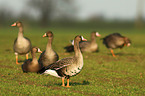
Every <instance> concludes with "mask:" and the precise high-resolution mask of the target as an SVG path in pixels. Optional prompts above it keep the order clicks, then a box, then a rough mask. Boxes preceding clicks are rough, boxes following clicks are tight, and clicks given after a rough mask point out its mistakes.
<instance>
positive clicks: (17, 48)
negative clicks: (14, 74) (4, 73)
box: [11, 21, 32, 64]
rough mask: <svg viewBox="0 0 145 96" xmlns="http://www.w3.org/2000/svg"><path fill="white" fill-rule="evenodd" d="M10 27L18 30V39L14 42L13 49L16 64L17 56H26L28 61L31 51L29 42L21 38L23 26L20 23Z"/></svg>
mask: <svg viewBox="0 0 145 96" xmlns="http://www.w3.org/2000/svg"><path fill="white" fill-rule="evenodd" d="M11 26H16V27H18V28H19V33H18V37H17V38H16V40H15V41H14V45H13V49H14V52H15V55H16V64H19V63H18V54H20V55H23V54H26V59H28V53H29V51H30V50H31V47H32V45H31V41H30V40H29V39H28V38H26V37H23V25H22V23H21V22H20V21H17V22H15V23H14V24H12V25H11Z"/></svg>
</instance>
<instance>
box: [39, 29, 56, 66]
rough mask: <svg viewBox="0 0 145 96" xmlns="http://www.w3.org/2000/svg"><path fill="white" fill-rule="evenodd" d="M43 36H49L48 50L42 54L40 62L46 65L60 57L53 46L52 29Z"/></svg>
mask: <svg viewBox="0 0 145 96" xmlns="http://www.w3.org/2000/svg"><path fill="white" fill-rule="evenodd" d="M43 37H48V43H47V46H46V50H45V51H43V53H42V54H41V55H40V58H39V62H40V63H42V64H43V65H44V66H45V67H46V66H48V65H50V64H52V63H54V62H56V61H57V60H58V59H59V56H58V55H57V53H56V52H55V51H54V50H53V48H52V40H53V33H52V32H51V31H48V32H46V33H45V34H44V35H43Z"/></svg>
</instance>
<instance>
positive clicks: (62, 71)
mask: <svg viewBox="0 0 145 96" xmlns="http://www.w3.org/2000/svg"><path fill="white" fill-rule="evenodd" d="M81 39H82V38H81V36H80V35H78V36H76V37H75V39H74V53H75V55H74V56H73V57H68V58H63V59H61V60H59V61H57V62H55V63H53V64H51V65H49V66H47V67H46V68H43V70H41V73H45V74H50V75H53V76H56V77H60V78H62V86H65V84H64V78H67V86H66V87H70V86H69V78H70V77H71V76H75V75H77V74H78V73H80V71H81V70H82V67H83V56H82V53H81V51H80V48H79V42H80V41H81Z"/></svg>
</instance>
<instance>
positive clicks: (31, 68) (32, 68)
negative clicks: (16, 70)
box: [22, 47, 43, 73]
mask: <svg viewBox="0 0 145 96" xmlns="http://www.w3.org/2000/svg"><path fill="white" fill-rule="evenodd" d="M36 52H40V53H42V51H41V50H40V49H39V48H37V47H33V48H32V50H31V55H32V59H28V60H26V61H25V62H24V63H23V64H22V70H23V72H25V73H26V72H38V71H40V69H42V67H43V65H42V64H39V63H38V60H37V58H36Z"/></svg>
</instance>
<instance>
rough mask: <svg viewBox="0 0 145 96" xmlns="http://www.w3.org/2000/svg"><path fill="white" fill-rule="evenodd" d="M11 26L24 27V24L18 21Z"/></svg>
mask: <svg viewBox="0 0 145 96" xmlns="http://www.w3.org/2000/svg"><path fill="white" fill-rule="evenodd" d="M11 26H16V27H22V26H23V25H22V22H20V21H16V22H15V23H14V24H12V25H11Z"/></svg>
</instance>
